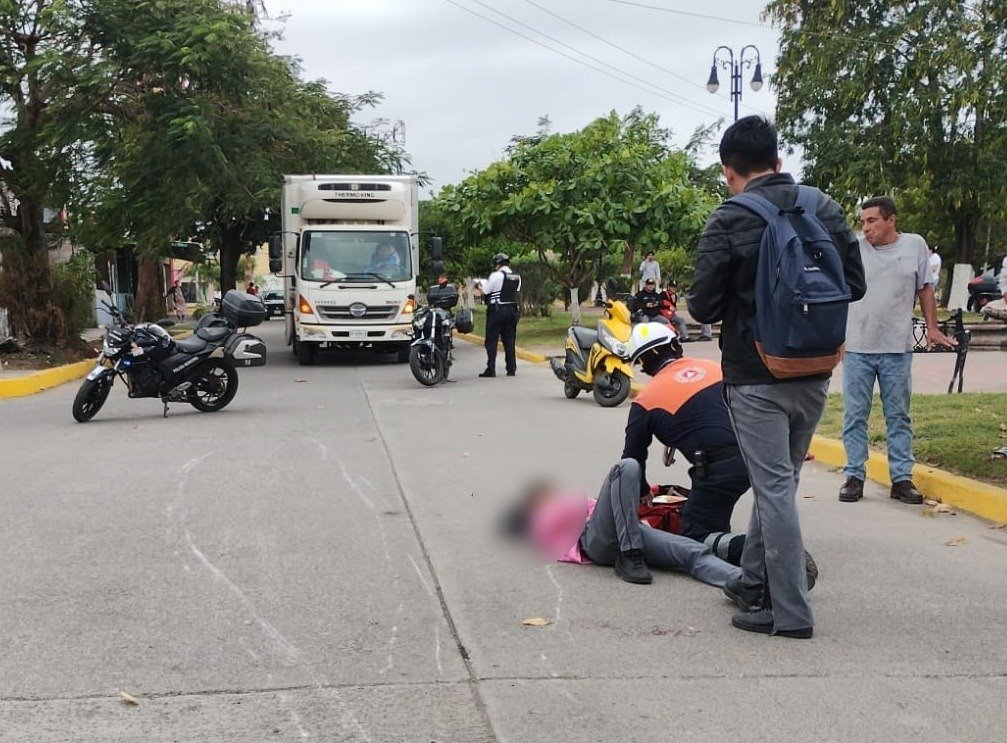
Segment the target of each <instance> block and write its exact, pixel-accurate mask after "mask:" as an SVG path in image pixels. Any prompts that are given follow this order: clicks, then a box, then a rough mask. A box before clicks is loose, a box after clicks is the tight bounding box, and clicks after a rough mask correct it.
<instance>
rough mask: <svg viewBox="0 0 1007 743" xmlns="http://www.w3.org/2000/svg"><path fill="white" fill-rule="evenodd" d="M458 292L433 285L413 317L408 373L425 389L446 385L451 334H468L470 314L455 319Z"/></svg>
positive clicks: (450, 286)
mask: <svg viewBox="0 0 1007 743" xmlns="http://www.w3.org/2000/svg"><path fill="white" fill-rule="evenodd" d="M457 304H458V289H457V288H456V287H454V286H452V285H451V284H446V283H445V284H436V285H434V286H432V287H430V289H428V290H427V304H426V305H424V306H422V307H420V308H419V309H418V310H416V314H415V315H414V316H413V339H414V340H413V343H412V346H411V347H410V349H409V369H410V370H411V371H412V373H413V376H414V377H416V381H417V382H419V383H420V384H422V385H425V386H427V387H433V386H434V385H436V384H439V383H441V382H444V381H447V378H448V375H449V374H450V372H451V365H452V363H454V355H453V349H454V343H453V338H452V331H453V330H454V329H455V328H458V330H459V332H462V333H471V332H472V312H471V311H470V310H462V311H461V312H459V313H458V316H457V317H455V316H454V315H453V314H452V312H451V310H452V309H454V307H455V306H456V305H457Z"/></svg>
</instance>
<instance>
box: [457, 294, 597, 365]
mask: <svg viewBox="0 0 1007 743" xmlns="http://www.w3.org/2000/svg"><path fill="white" fill-rule="evenodd" d="M580 314H581V321H582V324H583V325H585V326H586V327H589V328H593V327H594V326H595V325H597V324H598V317H599V311H598V310H596V309H594V308H587V307H583V308H581V311H580ZM570 321H571V315H570V313H569V312H564V311H563V310H553V313H552V315H550V316H549V317H536V316H534V315H523V316H522V317H521V322H520V323H518V326H517V342H518V345H519V346H523V347H524V348H532V347H534V348H548V347H553V348H555V349H556V351H555V353H556V354H557V355H559V354H560V353H562V351H563V342H564V339H565V338H566V331H567V329H568V328H569V327H570ZM475 324H476V327H475V331H474V332H476V333H478V334H479V335H483V334H484V333H485V331H486V307H485V306H481V305H480V306H477V307H476V311H475Z"/></svg>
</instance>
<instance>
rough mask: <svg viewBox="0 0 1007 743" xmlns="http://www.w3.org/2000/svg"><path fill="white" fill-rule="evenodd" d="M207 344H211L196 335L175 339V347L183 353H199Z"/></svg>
mask: <svg viewBox="0 0 1007 743" xmlns="http://www.w3.org/2000/svg"><path fill="white" fill-rule="evenodd" d="M207 345H209V344H208V343H207V342H206V341H204V340H203V339H202V338H200V337H198V336H196V335H193V336H190V337H188V338H182V339H181V340H177V341H175V348H177V349H178V350H179V351H181V352H182V353H199V352H200V351H202V350H203V349H204V348H206V347H207Z"/></svg>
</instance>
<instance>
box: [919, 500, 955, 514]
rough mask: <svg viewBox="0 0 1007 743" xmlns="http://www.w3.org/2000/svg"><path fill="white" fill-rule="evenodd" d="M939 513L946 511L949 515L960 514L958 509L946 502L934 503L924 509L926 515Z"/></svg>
mask: <svg viewBox="0 0 1007 743" xmlns="http://www.w3.org/2000/svg"><path fill="white" fill-rule="evenodd" d="M939 513H946V514H947V515H948V516H957V515H958V511H956V510H955V509H953V508H952V507H951V506H949V505H948V504H946V503H934V504H933V505H929V506H927V507H926V508H924V509H923V515H924V516H936V515H937V514H939Z"/></svg>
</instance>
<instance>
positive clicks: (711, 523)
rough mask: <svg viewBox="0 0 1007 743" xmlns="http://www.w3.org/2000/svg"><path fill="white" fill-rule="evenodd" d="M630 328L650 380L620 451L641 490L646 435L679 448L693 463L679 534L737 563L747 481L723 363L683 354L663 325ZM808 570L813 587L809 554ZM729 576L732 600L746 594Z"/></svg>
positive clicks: (645, 488) (644, 483)
mask: <svg viewBox="0 0 1007 743" xmlns="http://www.w3.org/2000/svg"><path fill="white" fill-rule="evenodd" d="M633 334H634V338H633V345H634V346H635V348H636V352H635V354H634V361H636V360H639V361H640V363H641V366H642V367H643V371H644V373H645V374H647V375H649V376H651V377H653V380H652V381H651V382H650V384H648V385H647V386H646V387H645V388H644V390H643V392H641V393H640V394H639V395H638V396H637V398H636V399H635V400H634V401H633V406H632V408H631V409H630V412H629V421H628V423H627V425H626V441H625V448H624V450H623V455H622V456H623V458H631V459H635V460H636V461H637V462H639V463H640V469H641V475H642V476H641V478H640V481H641V490H642V493H641V495H645V494H649V492H650V486H649V485H648V484H647V476H646V469H645V464H646V461H647V450H648V448H649V447H650V444H651V441H652V440H653V439H655V438H656V439H657V440H658V441H660V442H661V443H662V444H664V445H665V446H667V447H670V448H671V449H672V450H676V449H677V450H678V451H679V452H681V454H682V456H683V457H684V458H685V459H687V460H688V461H689V463H690V465H692V466H691V467H690V468H689V477H690V478H691V480H692V489H691V492H690V494H689V500H688V501H686V503H685V505H684V507H683V509H682V535H683V536H686V537H689V538H690V539H695V540H696V541H698V542H704V543H705V544H706V545H707V546H709V547H710V550H711V551H712V552H713V554H715V555H717V556H718V557H720V558H721V559H722V560H725V561H727V562H729V563H731V564H732V565H740V564H741V552H742V550H743V549H744V546H745V535H744V534H734V533H732V532H731V514H732V513H733V511H734V505H735V504H736V503H737V502H738V499H739V498H740V497H741V496H742V495H743V494H744V493H745V492H746V491H747V490H748V489H749V487H750V486H751V483H750V482H749V479H748V470H747V468H746V466H745V460H744V459H743V458H742V456H741V450H740V449H739V448H738V441H737V439H736V438H735V435H734V428H733V426H732V425H731V419H730V417H729V416H728V413H727V405H726V404H725V403H724V384H723V376H722V374H721V370H720V364H719V363H718V362H715V361H707V360H706V359H692V358H683V354H682V346H681V344H680V343H679V341H678V337H677V335H676V333H675V331H674V330H672V329H671V328H669V327H668V326H666V325H658V324H655V323H645V324H642V325H637V326H636V328H635V329H634V331H633ZM807 574H808V588H809V589H810V588H811V586H813V585H814V583H815V580H816V579H817V576H818V568H817V567H816V566H815V563H814V560H812V559H811V556H810V555H808V556H807ZM732 583H733V582H729V584H728V586H726V587H725V589H724V590H725V593H728V595H729V596H730V597H731V598H732V599H733V600H735V602H736V603H739V605H740V603H743V602H744V600H745V599H749V598H751V597H749V596H742V595H741V594H742V593H743V591H742V590H741V586H740V585H732ZM729 591H730V592H729Z"/></svg>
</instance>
